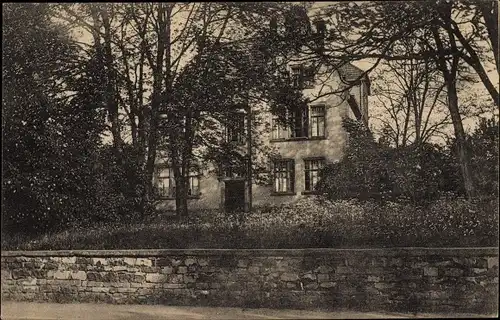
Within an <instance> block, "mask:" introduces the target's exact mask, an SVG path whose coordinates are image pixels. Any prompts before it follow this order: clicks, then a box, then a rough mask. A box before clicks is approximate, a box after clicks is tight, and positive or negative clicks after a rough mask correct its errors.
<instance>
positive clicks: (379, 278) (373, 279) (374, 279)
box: [367, 276, 382, 282]
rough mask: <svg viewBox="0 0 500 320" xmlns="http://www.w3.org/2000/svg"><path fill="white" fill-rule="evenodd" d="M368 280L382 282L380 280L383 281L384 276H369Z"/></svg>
mask: <svg viewBox="0 0 500 320" xmlns="http://www.w3.org/2000/svg"><path fill="white" fill-rule="evenodd" d="M367 281H368V282H380V281H382V278H381V277H377V276H368V279H367Z"/></svg>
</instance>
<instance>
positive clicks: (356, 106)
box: [154, 64, 370, 211]
mask: <svg viewBox="0 0 500 320" xmlns="http://www.w3.org/2000/svg"><path fill="white" fill-rule="evenodd" d="M304 70H305V68H304V66H302V65H291V66H289V72H291V74H292V75H293V78H294V79H295V78H296V79H298V80H299V79H300V80H301V81H302V80H307V81H308V83H307V84H306V85H305V86H303V88H304V95H305V96H310V97H320V96H321V92H322V91H321V90H325V88H330V89H333V88H340V87H342V86H345V85H346V82H345V81H343V80H347V81H351V82H352V81H355V80H357V79H360V80H358V81H357V82H356V84H355V85H354V86H352V87H351V88H350V89H349V90H348V91H346V92H347V93H343V94H330V95H325V96H324V97H322V98H319V99H316V100H315V101H314V102H313V103H311V104H310V105H309V106H308V107H307V109H305V110H304V111H303V112H302V113H301V114H300V115H295V117H294V120H293V121H292V123H293V125H289V126H284V125H282V124H280V123H278V122H277V121H276V119H274V118H273V117H272V116H271V114H269V113H267V114H266V111H265V110H264V111H263V117H262V119H264V120H265V123H263V124H262V130H257V132H259V138H260V139H261V140H262V141H263V142H264V143H265V144H266V145H267V146H269V147H270V148H271V149H272V150H273V151H274V155H275V156H273V157H272V158H271V159H269V177H270V179H269V181H268V182H267V183H264V184H262V183H260V184H259V183H256V182H255V181H254V179H249V176H251V175H247V174H246V172H248V171H246V170H245V169H244V168H243V170H240V171H238V170H237V168H236V169H235V168H230V167H228V168H224V169H221V170H215V171H214V170H210V169H204V170H198V171H197V172H195V171H193V172H192V173H190V175H189V200H188V207H189V209H190V210H197V209H221V210H225V211H242V210H249V209H250V208H251V207H259V206H264V205H279V204H282V203H287V202H292V201H295V200H297V199H299V198H301V197H307V196H310V195H312V194H314V186H315V184H316V183H317V181H318V173H319V170H320V169H321V167H322V166H324V165H325V163H327V162H334V161H338V160H340V159H341V157H342V153H343V148H344V147H345V145H346V142H347V134H346V132H345V131H344V130H343V128H342V119H343V118H344V117H349V118H353V119H358V120H360V121H363V122H364V123H365V125H368V95H369V94H370V81H369V79H368V78H367V77H366V76H364V75H363V71H362V70H360V69H359V68H357V67H355V66H354V65H351V64H346V65H343V66H342V67H341V68H339V69H338V70H337V72H335V75H334V76H333V77H332V76H331V75H330V76H328V78H327V79H326V78H325V79H321V76H317V74H318V73H316V74H315V75H312V76H311V75H310V76H309V77H308V78H307V79H306V78H305V77H304V74H305V73H304ZM246 111H248V110H245V109H243V110H242V113H241V121H237V123H240V125H239V126H238V128H236V129H234V128H233V130H229V131H228V132H227V139H232V140H233V141H239V142H241V144H242V150H244V149H245V147H246V144H245V141H246V137H247V132H248V130H246V129H247V127H246V125H245V124H246V121H247V117H246V114H245V112H246ZM265 128H270V130H266V129H265ZM276 155H278V156H276ZM212 169H213V167H212ZM154 182H155V185H156V187H157V190H158V203H157V208H158V209H160V210H175V197H174V179H173V173H172V170H171V168H170V167H169V165H168V164H166V163H163V164H162V163H160V164H159V165H158V170H157V174H156V175H155V178H154Z"/></svg>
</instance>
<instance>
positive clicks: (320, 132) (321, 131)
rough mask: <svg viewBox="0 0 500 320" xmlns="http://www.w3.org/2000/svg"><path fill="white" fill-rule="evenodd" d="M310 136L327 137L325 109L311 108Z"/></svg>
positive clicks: (321, 107) (319, 107) (322, 107)
mask: <svg viewBox="0 0 500 320" xmlns="http://www.w3.org/2000/svg"><path fill="white" fill-rule="evenodd" d="M310 122H311V123H310V130H311V131H310V136H311V137H324V136H325V107H324V106H314V107H311V118H310Z"/></svg>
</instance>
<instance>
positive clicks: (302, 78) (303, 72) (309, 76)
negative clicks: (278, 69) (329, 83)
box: [290, 64, 314, 89]
mask: <svg viewBox="0 0 500 320" xmlns="http://www.w3.org/2000/svg"><path fill="white" fill-rule="evenodd" d="M290 69H291V72H290V75H291V78H292V85H293V86H294V87H295V88H300V89H306V88H311V87H313V86H314V69H313V68H312V67H306V66H305V65H303V64H297V65H293V66H291V67H290Z"/></svg>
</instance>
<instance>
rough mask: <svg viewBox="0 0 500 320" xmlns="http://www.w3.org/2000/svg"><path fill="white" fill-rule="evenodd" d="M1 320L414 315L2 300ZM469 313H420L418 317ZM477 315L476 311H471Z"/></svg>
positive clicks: (386, 317) (156, 319)
mask: <svg viewBox="0 0 500 320" xmlns="http://www.w3.org/2000/svg"><path fill="white" fill-rule="evenodd" d="M1 307H2V309H1V319H2V320H21V319H23V320H28V319H29V320H55V319H57V320H66V319H67V320H84V319H85V320H132V319H139V320H160V319H162V320H168V319H172V320H173V319H176V320H177V319H179V320H182V319H185V320H187V319H193V320H194V319H214V320H216V319H388V318H395V319H397V318H415V316H413V315H409V314H402V313H376V312H368V313H362V312H340V311H339V312H324V311H305V310H289V309H285V310H274V309H241V308H210V307H174V306H159V305H154V306H152V305H111V304H88V303H74V304H57V303H30V302H11V301H5V302H3V301H2V306H1ZM450 316H451V317H454V318H460V317H470V316H471V315H464V314H459V315H435V314H421V315H418V316H417V318H435V317H450ZM472 316H476V315H472Z"/></svg>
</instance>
